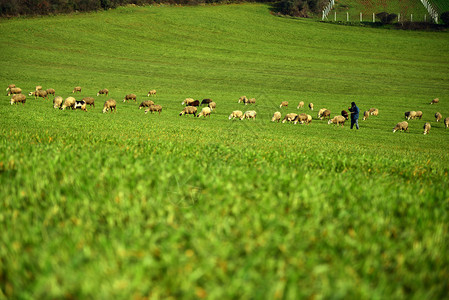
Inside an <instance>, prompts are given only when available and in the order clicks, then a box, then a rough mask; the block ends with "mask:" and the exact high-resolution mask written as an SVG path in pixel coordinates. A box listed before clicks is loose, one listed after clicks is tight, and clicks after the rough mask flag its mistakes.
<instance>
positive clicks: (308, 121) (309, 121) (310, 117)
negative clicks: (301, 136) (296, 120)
mask: <svg viewBox="0 0 449 300" xmlns="http://www.w3.org/2000/svg"><path fill="white" fill-rule="evenodd" d="M310 123H312V116H311V115H307V123H306V124H307V125H309V124H310Z"/></svg>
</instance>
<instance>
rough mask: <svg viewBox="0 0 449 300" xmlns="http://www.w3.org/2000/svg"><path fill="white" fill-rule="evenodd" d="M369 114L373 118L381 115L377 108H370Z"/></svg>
mask: <svg viewBox="0 0 449 300" xmlns="http://www.w3.org/2000/svg"><path fill="white" fill-rule="evenodd" d="M368 112H369V114H370V115H372V116H377V115H378V114H379V110H378V109H377V108H370V109H369V110H368Z"/></svg>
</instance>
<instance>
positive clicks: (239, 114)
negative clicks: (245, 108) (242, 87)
mask: <svg viewBox="0 0 449 300" xmlns="http://www.w3.org/2000/svg"><path fill="white" fill-rule="evenodd" d="M242 116H243V113H242V111H241V110H234V111H233V112H232V113H231V114H230V115H229V118H228V119H229V120H231V119H233V120H234V119H235V118H237V119H240V118H241V117H242Z"/></svg>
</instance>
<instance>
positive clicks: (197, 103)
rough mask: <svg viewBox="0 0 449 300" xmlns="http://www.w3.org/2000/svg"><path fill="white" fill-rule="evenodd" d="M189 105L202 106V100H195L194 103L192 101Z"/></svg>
mask: <svg viewBox="0 0 449 300" xmlns="http://www.w3.org/2000/svg"><path fill="white" fill-rule="evenodd" d="M189 106H196V107H198V106H200V100H195V101H193V102H192V103H190V105H189Z"/></svg>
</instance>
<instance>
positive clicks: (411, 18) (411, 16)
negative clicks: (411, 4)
mask: <svg viewBox="0 0 449 300" xmlns="http://www.w3.org/2000/svg"><path fill="white" fill-rule="evenodd" d="M410 22H413V14H410Z"/></svg>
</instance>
